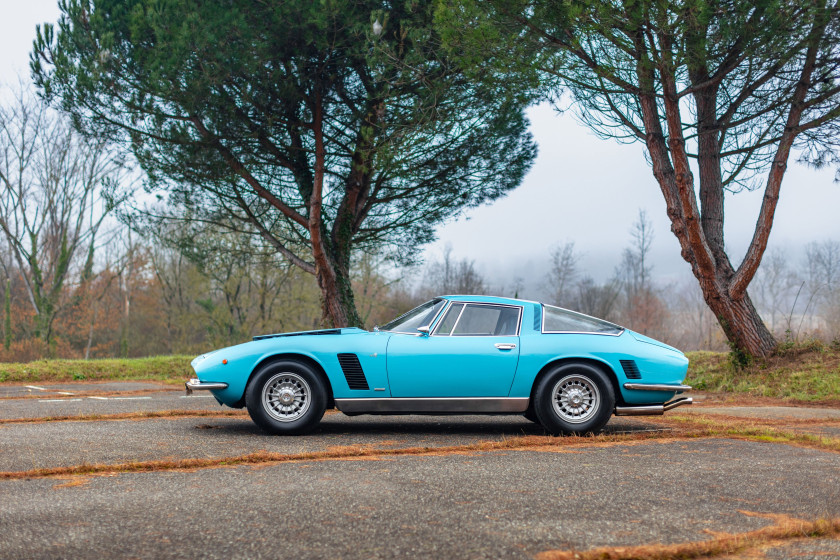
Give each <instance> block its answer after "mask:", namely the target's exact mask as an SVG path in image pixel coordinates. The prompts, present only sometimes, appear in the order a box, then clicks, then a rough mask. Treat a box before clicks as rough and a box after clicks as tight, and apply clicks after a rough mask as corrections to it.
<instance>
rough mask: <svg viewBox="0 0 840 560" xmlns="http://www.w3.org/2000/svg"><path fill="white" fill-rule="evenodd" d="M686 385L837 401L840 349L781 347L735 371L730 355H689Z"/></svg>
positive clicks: (778, 397)
mask: <svg viewBox="0 0 840 560" xmlns="http://www.w3.org/2000/svg"><path fill="white" fill-rule="evenodd" d="M687 355H688V358H689V366H688V377H687V378H686V383H687V384H689V385H691V386H692V387H694V388H695V389H697V390H700V391H709V392H715V393H738V394H747V395H750V396H754V397H770V398H774V399H785V400H791V401H802V402H820V401H822V402H835V403H836V402H840V350H838V349H836V348H833V347H829V346H825V345H822V344H820V343H815V344H809V345H806V346H799V347H792V348H783V349H782V350H780V351H779V352H778V353H777V354H776V355H775V356H772V357H770V358H768V359H767V360H765V361H762V362H756V363H754V364H751V365H750V366H748V367H747V368H744V369H735V368H734V367H733V366H732V364H731V362H730V360H729V355H728V354H725V353H719V352H689V353H688V354H687Z"/></svg>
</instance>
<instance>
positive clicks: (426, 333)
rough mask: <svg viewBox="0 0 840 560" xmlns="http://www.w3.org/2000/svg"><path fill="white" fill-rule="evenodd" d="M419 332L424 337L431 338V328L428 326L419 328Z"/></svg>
mask: <svg viewBox="0 0 840 560" xmlns="http://www.w3.org/2000/svg"><path fill="white" fill-rule="evenodd" d="M417 332H419V333H420V334H421V335H422V336H429V327H428V325H427V326H425V327H417Z"/></svg>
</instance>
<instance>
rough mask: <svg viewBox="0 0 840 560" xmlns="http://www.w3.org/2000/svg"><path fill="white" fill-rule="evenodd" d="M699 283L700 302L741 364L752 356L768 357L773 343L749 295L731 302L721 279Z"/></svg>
mask: <svg viewBox="0 0 840 560" xmlns="http://www.w3.org/2000/svg"><path fill="white" fill-rule="evenodd" d="M698 280H699V281H700V288H701V290H702V291H703V299H704V300H705V301H706V304H707V305H708V306H709V309H711V310H712V312H713V313H714V314H715V317H716V318H717V320H718V323H720V326H721V328H722V329H723V332H724V334H725V335H726V338H727V340H728V341H729V345H730V346H731V348H732V350H733V352H735V353H736V355H737V356H738V361H739V362H740V363H742V364H744V363H746V362H747V361H749V359H750V358H749V357H752V356H755V357H765V356H769V355H770V353H771V352H773V349H774V348H775V347H776V340H775V338H773V335H772V334H771V333H770V331H769V330H768V329H767V326H766V325H765V324H764V321H763V320H762V319H761V316H760V315H759V314H758V311H756V309H755V306H753V303H752V300H751V299H750V296H749V295H747V294H744V296H743V297H742V298H740V299H734V298H733V297H732V296H731V295H730V294H729V293H728V291H726V288H725V287H726V286H728V285H729V282H728V281H727V280H726V279H723V278H720V279H717V281H715V282H708V281H705V279H703V278H699V277H698ZM721 287H724V289H721Z"/></svg>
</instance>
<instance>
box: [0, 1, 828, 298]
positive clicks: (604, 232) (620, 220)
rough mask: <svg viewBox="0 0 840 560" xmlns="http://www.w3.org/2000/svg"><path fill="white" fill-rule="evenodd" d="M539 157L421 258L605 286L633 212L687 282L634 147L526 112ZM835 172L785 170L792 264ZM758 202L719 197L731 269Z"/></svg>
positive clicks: (820, 235) (3, 66) (10, 33)
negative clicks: (558, 261)
mask: <svg viewBox="0 0 840 560" xmlns="http://www.w3.org/2000/svg"><path fill="white" fill-rule="evenodd" d="M57 17H58V8H57V7H56V2H55V0H27V2H20V3H15V4H14V6H13V7H9V8H8V9H6V10H5V11H4V13H3V18H0V80H2V82H4V83H7V84H8V83H10V82H13V81H15V80H16V79H17V75H18V74H20V75H23V76H24V77H27V78H28V75H29V72H28V54H29V51H30V50H31V45H32V39H33V38H34V35H35V25H36V24H37V23H41V22H44V21H49V22H54V21H55V20H56V19H57ZM528 113H529V116H530V119H531V125H532V132H533V134H534V137H535V138H536V140H537V143H538V144H539V156H538V158H537V160H536V162H535V164H534V166H533V168H532V170H531V172H530V173H529V174H528V176H527V177H526V178H525V180H524V182H523V183H522V185H521V186H520V187H519V188H518V189H516V190H515V191H514V192H513V193H511V194H510V195H509V196H508V197H507V198H504V199H502V200H499V201H497V202H495V203H493V204H491V205H488V206H483V207H481V208H477V209H474V210H472V211H470V212H469V213H468V214H467V216H466V218H461V219H459V220H457V221H454V222H451V223H449V224H447V225H445V226H443V227H442V228H440V229H439V232H438V233H439V241H438V242H436V243H434V244H433V245H431V246H429V247H428V248H427V250H426V255H427V256H430V257H431V258H435V257H439V256H440V254H441V253H442V251H443V248H444V247H445V246H446V245H447V244H448V245H450V246H451V247H452V253H453V256H454V257H456V258H459V259H460V258H469V259H472V260H474V261H475V263H476V266H477V267H478V269H479V270H480V271H481V272H483V273H484V274H485V275H486V276H488V277H489V278H491V279H492V281H493V283H494V284H501V283H504V284H507V285H511V284H512V283H513V280H514V278H517V277H519V278H522V279H523V281H524V282H525V284H526V286H527V287H528V288H529V289H528V290H527V291H528V292H532V293H533V291H534V290H535V289H536V285H537V284H539V283H540V282H541V280H542V278H543V276H544V275H545V273H546V271H547V269H548V259H549V253H550V251H551V248H552V246H556V245H558V244H561V243H564V242H566V241H574V242H575V245H576V247H577V248H578V249H579V250H580V251H581V252H582V253H584V258H583V260H582V263H581V264H582V267H583V268H584V271H585V272H586V273H588V274H591V275H592V276H594V277H595V278H597V279H603V278H605V277H607V276H609V275H610V274H611V273H612V271H613V269H614V267H615V265H616V263H617V261H618V260H619V259H620V256H621V251H622V249H623V247H625V246H626V245H627V244H628V242H629V233H628V232H629V230H630V228H631V226H632V224H633V222H634V220H635V219H636V218H637V215H638V210H639V209H640V208H642V209H644V210H646V211H647V214H648V217H649V218H650V220H651V221H652V223H653V227H654V232H655V238H654V241H653V247H652V254H653V262H654V267H655V269H654V274H655V276H657V277H659V278H660V279H661V280H662V281H671V280H676V279H678V278H681V277H684V276H685V275H687V274H689V268H688V264H687V263H685V261H683V260H682V258H681V257H680V254H679V245H678V243H677V240H676V238H675V237H674V235H673V234H672V233H671V231H670V223H669V221H668V219H667V216H666V215H665V202H664V200H663V198H662V195H661V193H660V191H659V187H658V185H657V184H656V181H655V180H654V179H653V175H652V174H651V171H650V168H649V167H648V166H647V164H646V162H645V159H644V156H643V149H642V146H641V145H640V144H631V145H624V144H618V143H617V142H615V141H612V140H601V139H599V138H597V137H596V136H594V134H592V133H591V132H590V131H589V130H588V129H587V128H586V127H584V126H583V125H581V124H579V123H578V122H577V121H576V120H575V118H574V117H573V115H572V114H571V113H567V114H563V115H558V114H557V113H556V112H555V111H554V110H553V109H552V108H550V107H548V106H539V107H534V108H532V109H530V110H529V112H528ZM833 179H834V170H831V169H824V170H820V171H815V170H813V169H810V168H807V167H804V166H802V165H798V164H793V165H791V166H790V168H789V170H788V172H787V174H786V176H785V179H784V183H783V184H782V190H781V196H780V202H779V206H778V209H777V211H776V219H775V223H774V226H773V232H772V234H771V241H770V245H771V247H773V246H776V247H782V248H784V249H786V250H787V251H788V253H789V255H790V257H791V259H793V260H795V261H797V262H798V258H799V254H800V253H801V251H802V248H803V247H804V245H805V244H807V243H808V242H810V241H822V240H825V239H838V240H840V219H838V216H837V214H838V211H839V210H840V184H837V183H835V182H834V181H833ZM761 197H762V192H761V191H760V190H759V191H755V192H742V193H739V194H736V195H731V194H730V195H727V199H726V226H725V227H726V238H727V245H728V248H729V251H730V256H731V257H732V259H733V260H734V261H736V262H739V260H740V257H741V256H742V255H743V253H744V251H745V250H746V247H747V245H748V243H749V241H750V239H751V237H752V232H753V227H754V226H755V219H756V217H757V215H758V209H759V205H760V203H761Z"/></svg>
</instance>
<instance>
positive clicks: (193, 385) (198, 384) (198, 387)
mask: <svg viewBox="0 0 840 560" xmlns="http://www.w3.org/2000/svg"><path fill="white" fill-rule="evenodd" d="M227 386H228V384H227V383H221V382H212V383H210V382H202V381H200V380H198V379H190V380H189V381H187V382H186V383H184V388H185V389H186V390H187V394H188V395H192V392H193V391H209V390H211V389H227Z"/></svg>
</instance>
